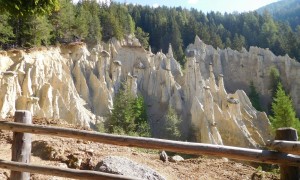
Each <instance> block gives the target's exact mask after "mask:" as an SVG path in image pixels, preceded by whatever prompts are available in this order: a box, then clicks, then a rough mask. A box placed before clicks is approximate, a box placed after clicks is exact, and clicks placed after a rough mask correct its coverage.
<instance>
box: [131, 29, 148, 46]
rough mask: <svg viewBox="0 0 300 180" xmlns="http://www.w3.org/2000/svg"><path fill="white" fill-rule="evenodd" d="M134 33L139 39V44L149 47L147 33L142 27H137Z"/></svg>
mask: <svg viewBox="0 0 300 180" xmlns="http://www.w3.org/2000/svg"><path fill="white" fill-rule="evenodd" d="M134 34H135V37H136V38H137V39H138V40H139V41H140V43H141V45H142V46H143V47H144V48H145V49H147V48H148V47H149V33H146V32H144V31H143V29H142V28H140V27H137V28H136V30H135V33H134Z"/></svg>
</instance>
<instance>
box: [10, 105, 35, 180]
mask: <svg viewBox="0 0 300 180" xmlns="http://www.w3.org/2000/svg"><path fill="white" fill-rule="evenodd" d="M15 122H18V123H25V124H31V123H32V117H31V112H30V111H23V110H20V111H16V112H15ZM30 154H31V134H30V133H19V132H14V134H13V142H12V157H11V160H12V161H16V162H23V163H29V162H30ZM10 179H13V180H29V179H30V173H28V172H18V171H11V175H10Z"/></svg>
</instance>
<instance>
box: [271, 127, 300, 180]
mask: <svg viewBox="0 0 300 180" xmlns="http://www.w3.org/2000/svg"><path fill="white" fill-rule="evenodd" d="M275 140H286V141H297V140H298V135H297V131H296V129H294V128H279V129H277V130H276V136H275ZM299 172H300V171H299V167H294V166H288V164H287V165H280V179H281V180H290V179H299V178H300V173H299Z"/></svg>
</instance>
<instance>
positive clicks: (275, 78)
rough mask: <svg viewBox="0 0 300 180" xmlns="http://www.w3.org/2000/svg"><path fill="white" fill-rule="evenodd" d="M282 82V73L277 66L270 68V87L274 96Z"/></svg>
mask: <svg viewBox="0 0 300 180" xmlns="http://www.w3.org/2000/svg"><path fill="white" fill-rule="evenodd" d="M279 83H280V74H279V71H278V69H277V68H276V67H274V66H273V67H271V68H270V89H271V92H272V97H274V96H275V93H276V90H277V88H278V84H279Z"/></svg>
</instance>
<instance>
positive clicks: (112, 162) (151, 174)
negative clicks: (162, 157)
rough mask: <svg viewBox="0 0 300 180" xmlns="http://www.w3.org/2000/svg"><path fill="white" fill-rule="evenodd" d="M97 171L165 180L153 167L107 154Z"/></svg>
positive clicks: (97, 166)
mask: <svg viewBox="0 0 300 180" xmlns="http://www.w3.org/2000/svg"><path fill="white" fill-rule="evenodd" d="M95 171H101V172H106V173H112V174H120V175H125V176H131V177H134V178H140V179H148V180H163V179H165V178H163V177H162V176H161V175H159V174H158V173H157V172H156V171H154V170H153V169H151V168H149V167H147V166H145V165H142V164H138V163H136V162H134V161H132V160H130V159H128V158H125V157H119V156H107V157H105V158H104V159H103V160H102V161H101V162H99V163H98V164H97V165H96V167H95Z"/></svg>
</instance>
